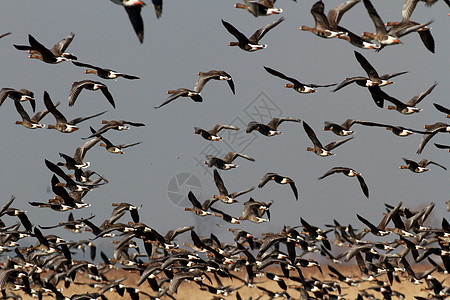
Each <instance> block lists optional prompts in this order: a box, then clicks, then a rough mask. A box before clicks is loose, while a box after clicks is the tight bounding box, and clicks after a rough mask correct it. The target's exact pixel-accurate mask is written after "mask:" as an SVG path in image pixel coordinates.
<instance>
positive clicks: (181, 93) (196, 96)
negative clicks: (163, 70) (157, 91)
mask: <svg viewBox="0 0 450 300" xmlns="http://www.w3.org/2000/svg"><path fill="white" fill-rule="evenodd" d="M167 94H170V96H169V97H168V98H167V99H166V101H164V102H163V103H161V104H160V105H159V106H155V109H157V108H160V107H162V106H164V105H166V104H168V103H169V102H172V101H173V100H175V99H177V98H178V97H190V98H191V99H192V100H193V101H194V102H203V98H202V96H201V95H200V92H196V91H192V90H190V89H186V88H179V89H176V90H169V91H167Z"/></svg>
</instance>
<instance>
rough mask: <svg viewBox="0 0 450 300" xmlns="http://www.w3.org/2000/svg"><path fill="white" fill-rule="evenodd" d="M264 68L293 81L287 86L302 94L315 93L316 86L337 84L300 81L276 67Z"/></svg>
mask: <svg viewBox="0 0 450 300" xmlns="http://www.w3.org/2000/svg"><path fill="white" fill-rule="evenodd" d="M264 69H265V70H266V71H267V72H269V74H272V75H273V76H277V77H280V78H282V79H285V80H287V81H290V82H292V84H291V83H287V84H286V85H285V87H287V88H292V89H294V90H295V91H297V92H299V93H301V94H309V93H314V92H315V91H316V90H315V89H316V88H319V87H329V86H334V85H336V83H332V84H325V85H320V84H314V83H301V82H300V81H298V80H297V79H295V78H292V77H288V76H286V75H284V74H283V73H281V72H278V71H275V70H274V69H271V68H269V67H264Z"/></svg>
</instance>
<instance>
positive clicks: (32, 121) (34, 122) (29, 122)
mask: <svg viewBox="0 0 450 300" xmlns="http://www.w3.org/2000/svg"><path fill="white" fill-rule="evenodd" d="M59 104H60V102H57V103H56V104H55V107H56V106H58V105H59ZM14 105H15V106H16V110H17V112H18V113H19V114H20V116H21V117H22V121H16V124H18V125H22V126H24V127H26V128H29V129H36V128H44V127H45V124H40V123H39V121H40V120H42V118H44V117H45V116H46V115H47V114H48V113H49V110H48V109H47V108H44V109H43V110H41V111H39V112H37V113H36V114H35V115H34V116H33V117H32V118H30V116H29V115H28V114H27V112H26V111H25V109H24V108H23V106H22V104H20V102H19V101H14Z"/></svg>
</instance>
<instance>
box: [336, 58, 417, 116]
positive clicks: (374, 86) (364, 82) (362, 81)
mask: <svg viewBox="0 0 450 300" xmlns="http://www.w3.org/2000/svg"><path fill="white" fill-rule="evenodd" d="M354 53H355V57H356V60H358V62H359V64H360V65H361V67H362V68H363V69H364V71H366V73H367V76H368V78H367V77H364V76H356V77H348V78H346V79H345V80H344V81H342V82H341V83H340V84H339V85H338V86H337V87H336V88H335V89H334V90H332V92H336V91H338V90H340V89H341V88H343V87H345V86H347V85H349V84H351V83H353V82H356V84H358V85H359V86H362V87H368V88H369V92H370V93H371V95H372V98H373V100H374V101H375V104H376V105H377V106H378V107H381V108H382V107H383V105H384V101H383V98H382V97H380V96H378V94H377V92H378V91H380V89H379V87H381V86H385V85H388V84H391V83H393V82H392V81H389V80H388V79H390V78H392V77H395V76H399V75H402V74H405V73H408V72H399V73H392V74H384V75H382V76H379V75H378V72H377V71H376V70H375V68H374V67H373V66H372V65H371V64H370V63H369V61H368V60H367V59H366V58H365V57H364V56H363V55H362V54H361V53H359V52H357V51H354Z"/></svg>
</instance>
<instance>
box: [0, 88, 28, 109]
mask: <svg viewBox="0 0 450 300" xmlns="http://www.w3.org/2000/svg"><path fill="white" fill-rule="evenodd" d="M8 97H9V98H11V99H13V100H14V101H20V102H22V101H30V104H31V108H33V112H34V111H35V110H36V100H35V99H34V93H33V92H32V91H30V90H27V89H20V90H18V91H16V90H15V89H12V88H2V89H1V90H0V106H1V105H2V104H3V102H5V100H6V98H8Z"/></svg>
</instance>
